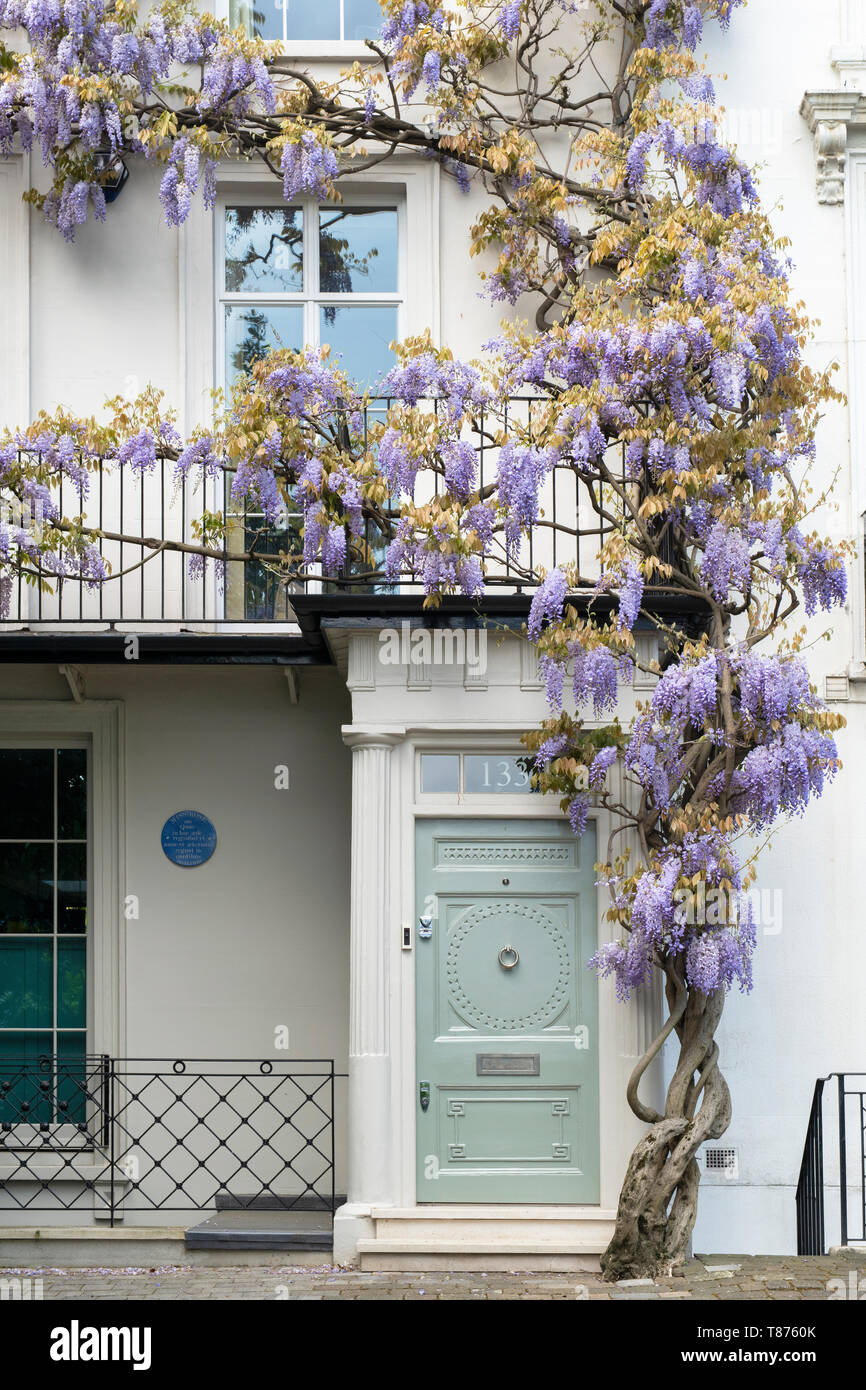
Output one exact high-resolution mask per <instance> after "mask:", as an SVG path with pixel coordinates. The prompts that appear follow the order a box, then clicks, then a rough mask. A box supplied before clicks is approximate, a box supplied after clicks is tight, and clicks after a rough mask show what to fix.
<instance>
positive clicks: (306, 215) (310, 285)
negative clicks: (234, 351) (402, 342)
mask: <svg viewBox="0 0 866 1390" xmlns="http://www.w3.org/2000/svg"><path fill="white" fill-rule="evenodd" d="M267 195H268V196H265V197H262V196H261V195H257V194H256V193H255V192H246V193H242V194H239V195H235V194H232V193H228V192H227V193H223V194H221V195H220V197H219V198H218V200H217V205H216V208H215V215H214V236H215V246H214V269H215V273H216V300H215V302H216V304H217V314H216V337H217V345H216V362H215V367H216V373H217V377H216V381H215V385H217V386H221V387H222V388H223V390H224V391H226V393H227V394H228V392H229V390H230V388H231V382H229V381H226V380H225V318H226V316H225V306H226V305H228V304H238V305H260V306H261V307H262V308H263V309H267V308H268V306H270V305H275V306H276V305H282V304H289V305H291V304H296V305H301V306H302V307H303V312H304V320H303V321H304V329H303V336H304V343H303V345H304V346H305V347H319V346H320V345H321V343H320V325H321V314H320V310H321V309H322V308H323V307H326V306H328V305H334V306H336V307H344V306H345V307H349V306H350V305H353V304H369V305H376V306H378V305H382V306H387V305H391V304H393V305H395V306H396V309H397V326H396V336H397V337H398V338H402V337H404V336H405V327H404V305H405V287H406V268H405V261H406V208H405V198H399V197H395V196H394V195H393V194H392V195H391V196H389V195H388V194H387V193H385V192H375V191H371V192H369V193H367V192H365V191H364V190H363V189H361V188H351V189H348V188H347V189H346V190H345V192H344V193H343V196H342V198H341V200H340V202H339V203H319V202H317V201H316V200H315V199H313V198H300V199H297V200H295V201H293V202H291V203H285V202H284V201H283V200H282V199H281V198H280V197H279V196H274V193H273V191H272V190H271V189H268V190H267ZM227 207H255V208H299V209H300V210H301V212H302V214H303V286H302V288H301V289H300V290H284V291H276V290H261V291H256V290H237V291H227V290H226V289H225V210H226V208H227ZM329 207H334V208H340V207H342V208H346V209H351V208H353V207H358V208H376V207H380V208H396V211H397V289H396V290H381V291H378V292H375V291H372V290H370V291H368V290H357V291H356V290H352V291H347V292H345V293H334V292H325V291H322V290H321V288H320V286H319V255H318V246H319V237H318V231H319V210H320V208H329Z"/></svg>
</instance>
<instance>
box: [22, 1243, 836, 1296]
mask: <svg viewBox="0 0 866 1390" xmlns="http://www.w3.org/2000/svg"><path fill="white" fill-rule="evenodd" d="M852 1267H853V1261H852V1256H851V1254H850V1252H848V1251H845V1252H844V1254H841V1255H838V1256H828V1255H823V1256H815V1257H809V1258H803V1259H799V1258H796V1257H794V1256H790V1255H787V1256H778V1255H777V1256H746V1255H743V1256H739V1255H737V1256H730V1255H725V1256H715V1257H714V1256H712V1255H707V1256H704V1257H703V1258H702V1259H699V1260H693V1261H690V1262H689V1263H688V1264H686V1265H683V1266H680V1267H678V1268H677V1269H676V1270H674V1271H672V1273H671V1275H670V1276H668V1277H666V1278H660V1279H658V1280H656V1281H655V1282H653V1281H651V1280H649V1281H648V1280H628V1281H623V1282H622V1283H620V1284H605V1283H604V1282H603V1281H602V1279H601V1276H600V1275H599V1274H591V1273H582V1272H578V1271H572V1272H569V1273H565V1272H563V1273H562V1274H552V1273H538V1274H529V1273H526V1274H524V1273H518V1272H512V1273H501V1272H500V1273H488V1274H485V1273H483V1272H481V1271H474V1272H468V1271H454V1272H452V1273H448V1272H443V1271H442V1270H436V1271H431V1272H429V1273H426V1274H424V1273H407V1274H399V1273H388V1272H385V1271H376V1272H374V1273H369V1274H367V1273H363V1272H361V1271H359V1270H342V1269H339V1268H338V1267H336V1266H333V1265H324V1266H317V1267H315V1268H307V1267H301V1266H292V1265H274V1266H273V1267H271V1266H266V1267H261V1268H250V1267H249V1266H244V1267H231V1266H226V1265H221V1266H219V1268H214V1269H207V1268H200V1267H196V1268H191V1267H190V1266H188V1265H179V1266H160V1267H156V1268H140V1269H139V1268H123V1269H116V1270H112V1269H107V1268H105V1267H99V1268H92V1269H85V1268H82V1269H57V1268H53V1267H43V1268H28V1269H26V1270H25V1269H20V1268H16V1269H14V1270H11V1269H8V1270H2V1271H0V1277H4V1276H6V1277H10V1276H17V1277H24V1276H26V1277H30V1278H40V1279H42V1280H43V1297H44V1299H45V1300H58V1301H63V1302H74V1301H77V1300H82V1301H85V1302H98V1301H122V1300H124V1299H134V1300H138V1299H142V1300H148V1299H153V1300H155V1301H159V1302H165V1301H170V1300H172V1299H180V1300H183V1301H184V1302H191V1301H194V1300H224V1301H231V1300H241V1299H242V1300H259V1301H278V1300H286V1301H289V1302H324V1301H327V1302H334V1301H338V1302H354V1301H356V1300H364V1301H379V1300H387V1301H401V1302H403V1301H411V1302H422V1301H425V1300H426V1301H428V1302H429V1301H431V1300H432V1301H434V1302H437V1301H449V1302H453V1301H455V1300H464V1301H468V1302H479V1301H491V1302H493V1301H496V1302H499V1301H504V1300H508V1301H514V1300H522V1301H528V1302H540V1301H543V1300H545V1299H548V1300H554V1299H555V1300H556V1301H558V1302H564V1301H569V1302H582V1301H589V1302H609V1301H611V1300H613V1301H616V1302H629V1301H634V1300H647V1299H653V1300H655V1299H658V1300H666V1301H674V1300H677V1299H680V1300H681V1299H684V1298H685V1299H691V1300H695V1301H700V1300H704V1301H708V1302H709V1301H716V1300H724V1301H725V1302H729V1301H734V1300H742V1301H743V1302H755V1301H757V1300H763V1301H765V1302H766V1301H773V1302H775V1301H779V1302H786V1301H787V1302H793V1301H804V1300H819V1299H826V1297H827V1292H828V1290H827V1285H828V1282H829V1280H830V1279H833V1278H842V1279H843V1280H845V1281H847V1279H848V1277H849V1274H850V1271H851V1269H852Z"/></svg>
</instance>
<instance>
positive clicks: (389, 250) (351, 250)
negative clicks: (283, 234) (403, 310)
mask: <svg viewBox="0 0 866 1390" xmlns="http://www.w3.org/2000/svg"><path fill="white" fill-rule="evenodd" d="M319 289H320V290H321V291H322V292H323V293H326V294H348V293H351V292H352V291H354V292H355V293H358V292H359V291H360V292H372V293H377V292H379V291H381V290H396V289H397V218H396V216H395V213H394V209H393V208H320V209H319Z"/></svg>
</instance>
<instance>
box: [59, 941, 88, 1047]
mask: <svg viewBox="0 0 866 1390" xmlns="http://www.w3.org/2000/svg"><path fill="white" fill-rule="evenodd" d="M86 986H87V942H86V941H85V939H84V937H83V936H72V937H63V938H61V940H60V941H58V943H57V1027H58V1028H83V1027H84V1026H85V1024H86V1022H87V988H86Z"/></svg>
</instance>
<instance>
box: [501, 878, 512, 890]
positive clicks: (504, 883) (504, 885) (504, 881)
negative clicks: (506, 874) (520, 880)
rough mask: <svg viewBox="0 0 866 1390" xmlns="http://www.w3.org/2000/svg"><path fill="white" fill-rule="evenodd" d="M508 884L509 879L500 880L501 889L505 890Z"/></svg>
mask: <svg viewBox="0 0 866 1390" xmlns="http://www.w3.org/2000/svg"><path fill="white" fill-rule="evenodd" d="M510 882H511V879H510V878H504V879H503V880H502V886H503V888H507V887H508V885H509V883H510Z"/></svg>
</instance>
